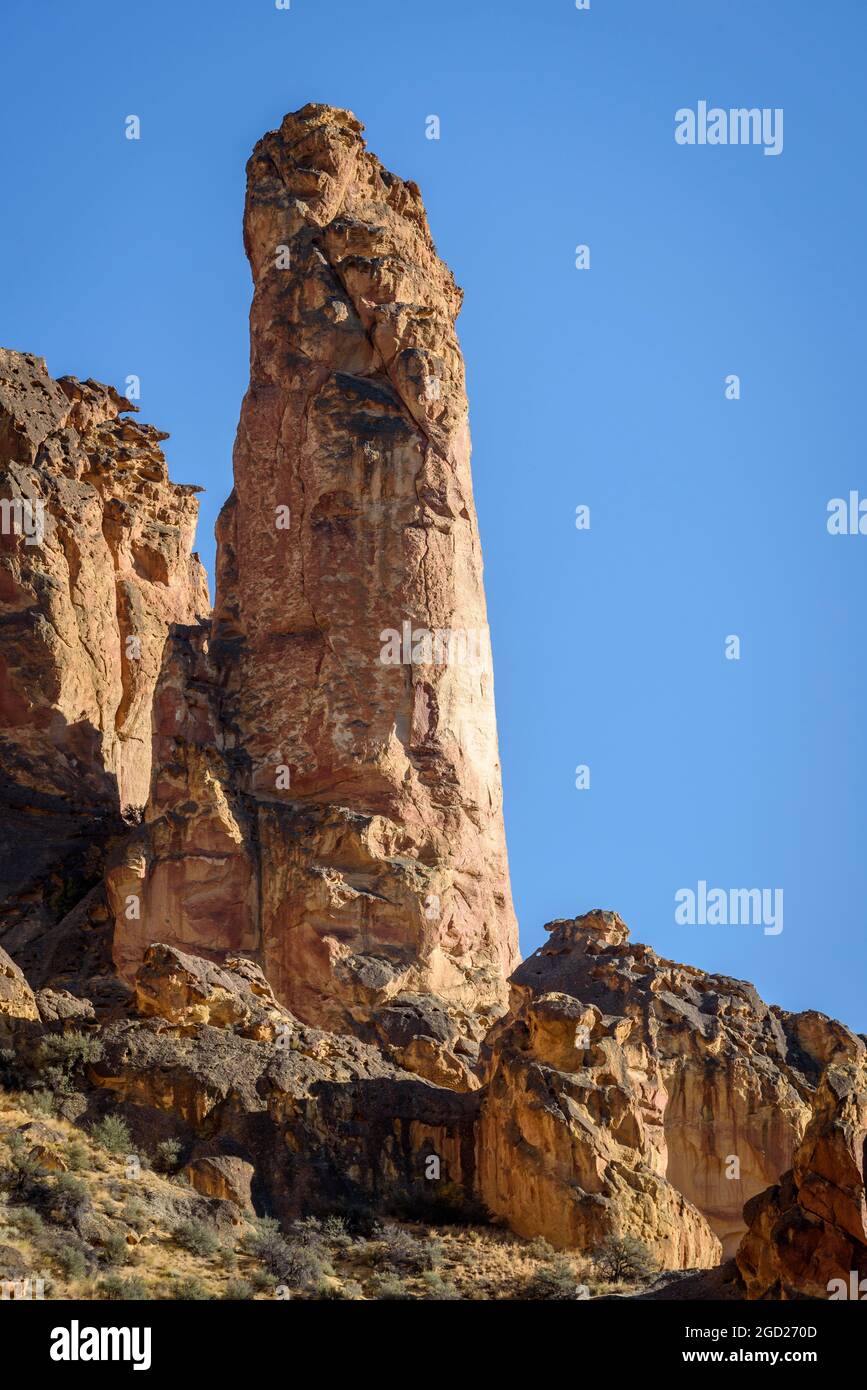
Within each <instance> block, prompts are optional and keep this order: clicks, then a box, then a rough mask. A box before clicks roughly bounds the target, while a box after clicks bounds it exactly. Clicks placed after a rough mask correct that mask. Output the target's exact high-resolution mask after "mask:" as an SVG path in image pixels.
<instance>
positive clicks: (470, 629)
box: [116, 105, 517, 1026]
mask: <svg viewBox="0 0 867 1390" xmlns="http://www.w3.org/2000/svg"><path fill="white" fill-rule="evenodd" d="M361 131H362V126H361V125H360V123H359V122H358V121H357V120H356V119H355V117H354V116H353V115H351V114H350V113H349V112H346V111H340V110H335V109H334V108H331V107H328V106H314V105H310V106H306V107H304V108H303V109H302V110H301V111H299V112H297V113H295V114H294V115H289V116H287V117H286V119H285V120H284V121H283V124H282V126H281V127H280V129H279V130H278V131H273V132H271V133H269V134H268V135H266V136H265V137H264V138H263V139H262V140H261V141H260V142H259V144H258V145H257V146H256V149H255V151H254V153H253V156H252V158H251V160H250V161H249V164H248V168H247V174H248V185H247V201H246V214H245V223H244V238H245V246H246V250H247V254H248V256H249V259H250V265H251V268H252V272H253V280H254V297H253V304H252V309H251V314H250V333H251V354H250V362H251V365H250V385H249V389H248V391H247V394H246V397H245V400H244V404H243V408H242V411H241V419H240V424H239V428H238V436H237V441H236V445H235V454H234V472H235V487H234V490H233V492H232V495H231V496H230V498H229V500H228V501H227V503H226V505H225V507H224V509H223V512H222V515H221V518H220V522H219V524H218V562H217V600H216V606H215V612H214V621H213V629H212V633H211V640H210V643H208V642H206V641H205V640H204V638H203V635H202V632H201V630H199V631H198V632H196V631H192V632H187V633H185V634H181V635H179V636H178V638H177V640H176V643H175V646H174V651H173V653H170V655H169V657H168V660H167V662H166V665H165V667H164V672H163V682H162V685H161V689H160V690H158V692H157V703H156V715H155V718H156V725H155V727H156V737H157V745H156V748H155V763H156V766H157V772H156V776H155V781H154V786H153V790H152V798H151V805H150V807H149V810H148V820H149V821H150V822H151V831H150V832H149V836H148V839H147V844H146V846H145V848H144V850H143V857H140V858H139V859H138V860H136V857H135V855H134V854H132V855H128V856H127V865H126V870H125V872H121V873H120V875H119V878H118V880H117V883H118V885H119V886H118V887H117V889H116V892H117V894H118V901H119V900H120V896H121V895H125V894H126V892H127V891H132V888H131V887H130V885H131V883H132V881H133V879H135V878H136V877H139V878H140V877H141V876H142V875H143V874H145V873H146V874H147V889H146V893H145V901H144V906H143V912H142V917H141V920H140V921H139V922H133V923H131V924H125V923H123V921H122V922H121V926H120V930H119V932H118V950H117V958H118V959H119V961H120V963H121V964H124V963H128V964H131V963H132V961H133V960H137V959H139V958H140V957H141V953H142V950H143V949H144V947H145V945H146V944H147V942H148V941H154V940H159V941H166V942H175V943H177V944H180V945H184V944H187V945H193V946H195V948H196V949H198V950H210V951H213V952H219V951H220V950H223V949H236V948H239V947H240V948H243V949H247V950H249V949H253V950H255V951H257V952H258V953H259V954H260V958H261V960H262V964H263V966H264V969H265V972H266V974H267V976H268V978H269V980H270V982H271V983H272V985H273V987H274V988H275V990H276V992H277V994H278V996H279V997H280V998H281V999H282V1000H283V1001H284V1002H286V1003H288V1004H289V1005H290V1006H291V1007H292V1008H294V1009H295V1010H296V1011H297V1012H298V1013H299V1014H300V1015H301V1016H302V1017H303V1018H305V1019H306V1020H307V1021H310V1022H315V1023H319V1024H328V1025H331V1026H341V1025H342V1024H343V1023H345V1022H346V1021H347V1019H353V1020H355V1021H359V1020H361V1019H366V1018H368V1017H370V1015H371V1013H372V1012H375V1011H376V1010H377V1009H379V1008H380V1007H381V1006H383V1005H385V1004H387V1003H388V1002H389V1001H392V1000H394V998H395V996H398V995H399V996H401V999H402V1001H403V1003H404V1004H406V996H407V995H411V996H413V997H417V996H422V995H428V994H435V995H439V996H440V997H441V998H442V999H443V1000H444V1001H446V1003H447V1004H448V1005H449V1007H454V1008H457V1009H458V1010H460V1011H467V1012H469V1013H484V1012H485V1011H491V1010H492V1009H496V1008H497V1006H498V1005H499V1004H500V1003H501V1002H502V1001H503V997H504V988H505V986H504V981H505V978H506V976H507V975H508V973H509V972H510V970H511V969H512V968H513V967H514V965H515V963H516V961H517V939H516V925H515V919H514V914H513V909H512V903H511V896H510V890H509V880H508V868H507V862H506V849H505V837H504V830H503V818H502V791H501V779H500V767H499V761H498V753H497V732H496V721H495V714H494V694H493V678H492V670H491V660H490V644H489V639H488V630H487V618H486V609H485V598H484V590H483V585H482V557H481V548H480V543H479V534H478V526H477V521H476V515H475V508H474V504H473V496H472V482H471V476H470V439H469V430H468V424H467V399H466V393H465V388H464V365H463V359H462V357H461V352H460V348H459V346H458V342H457V338H456V334H455V326H454V325H455V318H456V316H457V313H458V311H459V308H460V304H461V292H460V290H459V289H458V288H457V287H456V285H455V283H454V279H453V277H452V275H451V272H450V271H449V270H448V269H447V267H446V266H445V265H444V264H443V263H442V261H440V260H439V258H438V257H437V254H436V251H435V249H434V246H433V242H432V241H431V237H430V233H429V231H428V226H427V220H426V217H425V212H424V207H423V205H422V201H421V197H420V194H419V190H418V188H417V187H416V186H415V184H413V183H406V182H404V181H403V180H401V179H399V178H397V177H395V176H394V175H393V174H390V173H388V171H387V170H385V169H384V168H383V167H382V165H381V164H380V163H379V161H378V160H377V159H376V158H375V157H374V156H373V155H372V154H370V153H369V152H368V151H367V150H366V148H365V144H364V141H363V139H362V135H361ZM203 703H204V704H205V705H206V706H207V712H206V713H203V708H202V706H203ZM160 765H161V766H162V771H161V770H160ZM194 765H195V766H194ZM191 783H195V785H196V788H197V791H196V793H195V794H192V793H191V790H190V786H191ZM182 808H183V809H182ZM179 816H180V817H181V821H180V822H179V819H178V818H179ZM155 823H157V824H155ZM145 866H146V867H145ZM407 1006H408V1005H407ZM392 1022H393V1020H392ZM389 1026H391V1025H389Z"/></svg>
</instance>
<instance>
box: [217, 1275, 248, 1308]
mask: <svg viewBox="0 0 867 1390" xmlns="http://www.w3.org/2000/svg"><path fill="white" fill-rule="evenodd" d="M254 1292H255V1290H254V1288H253V1285H252V1284H250V1283H248V1282H247V1280H246V1279H230V1280H229V1282H228V1284H227V1285H226V1292H225V1293H224V1294H223V1298H224V1299H226V1300H227V1301H228V1302H230V1303H231V1302H243V1301H246V1300H247V1299H250V1298H252V1297H253V1294H254Z"/></svg>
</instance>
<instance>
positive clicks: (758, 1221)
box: [737, 1037, 867, 1300]
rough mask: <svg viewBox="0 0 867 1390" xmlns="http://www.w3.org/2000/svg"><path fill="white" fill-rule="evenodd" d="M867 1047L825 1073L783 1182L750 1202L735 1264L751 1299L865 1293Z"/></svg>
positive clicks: (855, 1041) (854, 1044)
mask: <svg viewBox="0 0 867 1390" xmlns="http://www.w3.org/2000/svg"><path fill="white" fill-rule="evenodd" d="M865 1144H867V1048H865V1046H864V1043H863V1041H862V1040H861V1039H860V1038H856V1037H853V1038H852V1040H851V1044H850V1047H849V1049H848V1056H847V1057H845V1058H844V1059H843V1060H840V1061H837V1062H832V1063H831V1064H830V1065H829V1066H828V1067H827V1069H826V1070H825V1072H824V1073H823V1075H822V1078H821V1081H820V1084H819V1087H818V1090H817V1092H816V1095H815V1097H814V1101H813V1113H812V1118H811V1120H810V1123H809V1124H808V1126H807V1130H806V1133H805V1134H804V1137H803V1139H802V1141H801V1143H800V1144H799V1145H798V1148H797V1150H796V1152H795V1158H794V1164H793V1167H792V1168H791V1170H790V1171H789V1172H787V1173H785V1174H784V1175H783V1177H782V1180H781V1181H780V1182H779V1183H776V1184H774V1186H772V1187H770V1188H768V1189H767V1190H766V1191H765V1192H762V1193H760V1194H759V1195H758V1196H756V1197H754V1198H753V1199H752V1201H750V1202H748V1203H747V1206H746V1210H745V1212H744V1216H745V1218H746V1221H747V1223H748V1230H747V1233H746V1235H745V1236H744V1238H743V1240H742V1242H741V1245H740V1248H739V1249H738V1252H737V1265H738V1269H739V1271H740V1275H741V1278H742V1279H743V1281H744V1284H745V1286H746V1293H747V1297H748V1298H771V1299H790V1298H804V1297H806V1298H831V1297H833V1298H836V1299H841V1298H842V1299H847V1298H857V1299H859V1300H860V1299H862V1298H863V1297H864V1296H865V1293H867V1282H865V1284H864V1286H863V1287H860V1285H861V1280H862V1279H865V1280H867V1203H865V1192H864V1177H865Z"/></svg>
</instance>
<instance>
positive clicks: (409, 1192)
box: [90, 945, 478, 1220]
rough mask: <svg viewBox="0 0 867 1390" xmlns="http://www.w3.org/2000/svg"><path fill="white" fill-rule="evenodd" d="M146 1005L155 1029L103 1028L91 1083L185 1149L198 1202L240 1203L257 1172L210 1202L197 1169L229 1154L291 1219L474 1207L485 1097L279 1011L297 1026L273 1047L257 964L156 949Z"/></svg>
mask: <svg viewBox="0 0 867 1390" xmlns="http://www.w3.org/2000/svg"><path fill="white" fill-rule="evenodd" d="M229 976H234V979H228V978H227V977H229ZM136 993H137V998H138V1000H139V1001H140V1007H141V1009H142V1012H143V1013H144V1014H145V1015H146V1017H144V1018H143V1019H141V1020H136V1019H131V1020H125V1021H119V1022H115V1023H110V1024H109V1025H107V1026H106V1027H104V1028H103V1029H102V1030H101V1032H100V1038H101V1040H102V1043H103V1048H104V1053H103V1056H102V1058H101V1059H100V1060H99V1061H98V1062H96V1063H95V1064H94V1065H93V1067H92V1068H91V1069H90V1075H91V1079H92V1081H93V1083H94V1085H95V1086H96V1087H97V1088H98V1089H99V1090H102V1091H104V1092H107V1093H108V1095H109V1096H110V1097H111V1105H112V1107H114V1106H117V1105H120V1106H121V1107H122V1109H123V1113H124V1115H125V1117H126V1118H127V1119H128V1121H129V1123H130V1124H131V1126H132V1128H133V1132H134V1133H138V1134H142V1135H146V1136H147V1138H148V1143H149V1145H150V1144H152V1143H153V1141H154V1138H155V1136H159V1135H161V1134H163V1133H165V1134H167V1135H168V1134H171V1135H172V1136H179V1137H180V1139H181V1142H182V1143H183V1145H184V1147H185V1149H187V1150H189V1152H190V1153H191V1155H192V1156H191V1158H190V1163H191V1165H192V1166H193V1167H194V1168H195V1171H196V1178H195V1179H193V1182H194V1186H196V1188H197V1190H199V1191H201V1192H206V1195H210V1196H220V1197H223V1198H227V1199H228V1200H230V1201H235V1202H236V1203H237V1201H238V1196H239V1194H241V1195H243V1190H244V1183H243V1182H242V1181H241V1180H240V1178H239V1172H241V1171H246V1170H239V1172H235V1170H234V1168H233V1169H232V1171H233V1172H235V1177H234V1178H233V1182H235V1180H236V1179H237V1180H238V1182H240V1186H239V1188H238V1192H236V1194H235V1195H234V1196H233V1195H231V1194H230V1193H229V1192H228V1190H221V1191H216V1190H214V1191H210V1190H208V1184H210V1183H211V1180H212V1177H213V1164H211V1169H210V1170H209V1172H210V1176H203V1175H202V1174H203V1169H202V1162H201V1161H200V1160H203V1159H204V1158H207V1159H208V1160H216V1159H219V1158H221V1157H222V1156H225V1157H230V1158H233V1159H238V1160H241V1161H242V1163H244V1164H252V1166H253V1168H254V1170H255V1176H253V1177H251V1192H252V1200H253V1201H254V1204H255V1205H256V1207H257V1210H259V1211H260V1212H268V1213H273V1214H275V1215H278V1216H279V1217H280V1218H281V1219H283V1220H289V1219H291V1218H294V1217H297V1216H301V1215H310V1214H314V1213H317V1212H328V1211H330V1210H334V1209H335V1208H338V1207H341V1206H346V1205H349V1206H353V1205H370V1206H373V1207H376V1208H377V1209H380V1210H389V1209H390V1208H391V1207H393V1206H395V1205H398V1204H400V1203H412V1204H414V1205H415V1206H417V1207H420V1208H421V1209H422V1210H424V1207H425V1204H426V1203H431V1204H434V1203H436V1201H437V1200H438V1199H439V1197H440V1196H441V1194H442V1193H443V1192H449V1193H453V1192H454V1193H457V1194H458V1195H459V1197H462V1198H463V1199H464V1200H467V1201H471V1200H472V1192H473V1184H474V1148H473V1125H474V1122H475V1118H476V1114H477V1109H478V1105H477V1099H476V1097H475V1096H473V1095H467V1094H459V1093H456V1092H454V1091H451V1090H448V1089H446V1088H443V1087H439V1086H434V1085H431V1084H430V1083H428V1082H426V1081H423V1080H420V1079H419V1078H418V1077H415V1076H413V1075H411V1074H410V1073H409V1072H406V1071H402V1070H401V1069H399V1068H398V1067H395V1066H394V1065H392V1064H391V1063H390V1062H389V1061H387V1059H386V1058H385V1057H383V1055H382V1053H381V1052H380V1051H379V1050H378V1049H376V1048H374V1047H371V1046H369V1045H368V1044H365V1043H363V1042H360V1041H358V1040H357V1039H356V1038H352V1037H349V1036H345V1035H336V1034H332V1033H326V1032H323V1031H322V1030H320V1029H315V1028H310V1027H307V1026H306V1025H304V1024H302V1023H299V1022H298V1021H297V1020H291V1016H290V1015H288V1014H287V1013H286V1011H285V1010H280V1009H279V1006H273V1007H274V1010H275V1014H276V1015H279V1017H278V1018H277V1023H278V1024H279V1022H280V1021H282V1020H283V1019H289V1020H291V1026H290V1027H289V1029H288V1031H286V1032H284V1031H282V1030H280V1028H279V1026H275V1027H274V1028H273V1029H272V1036H273V1041H271V1040H270V1039H269V1038H268V1037H267V1035H266V1032H265V1030H264V1029H260V1028H257V1027H253V1028H252V1029H251V1017H250V1011H251V1010H252V1011H253V1014H254V1015H255V1010H256V1009H257V1008H258V1007H259V1004H260V1001H263V1000H264V1008H265V1009H266V1010H268V1011H269V1013H270V1011H271V1010H272V1004H271V1000H270V994H269V991H268V988H267V985H265V983H264V980H263V979H262V976H261V974H260V973H259V972H258V970H257V969H256V967H255V966H253V965H252V964H251V963H250V962H248V961H247V962H245V961H239V962H236V963H235V964H234V968H226V969H223V968H221V967H215V966H212V965H210V964H209V963H208V962H202V961H196V960H195V959H194V958H192V957H189V956H186V955H184V954H183V953H181V952H178V951H176V950H174V949H172V948H167V947H164V946H162V945H157V946H155V947H154V948H153V950H152V952H151V953H149V957H148V960H147V961H145V962H144V964H143V965H142V968H141V970H140V972H139V979H138V981H137V985H136ZM205 1018H207V1019H208V1020H209V1021H202V1020H204V1019H205ZM254 1021H255V1020H254ZM215 1022H216V1024H217V1026H214V1024H215ZM203 1149H206V1152H204V1153H203V1152H202V1151H203ZM431 1156H435V1157H436V1158H438V1160H439V1165H438V1176H436V1177H435V1178H432V1177H431V1176H430V1175H429V1165H428V1159H429V1158H430V1157H431ZM225 1176H226V1174H225V1173H224V1174H223V1177H224V1178H225ZM221 1181H222V1179H221ZM218 1185H219V1184H218Z"/></svg>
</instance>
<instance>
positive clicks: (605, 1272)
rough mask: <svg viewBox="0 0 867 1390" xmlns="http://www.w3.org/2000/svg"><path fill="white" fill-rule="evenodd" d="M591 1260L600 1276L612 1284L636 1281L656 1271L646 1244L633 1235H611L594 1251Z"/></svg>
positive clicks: (650, 1275)
mask: <svg viewBox="0 0 867 1390" xmlns="http://www.w3.org/2000/svg"><path fill="white" fill-rule="evenodd" d="M593 1262H594V1264H595V1265H596V1268H597V1269H598V1271H599V1273H600V1275H601V1276H602V1278H603V1279H607V1280H609V1281H610V1282H611V1283H612V1284H621V1283H629V1284H634V1283H638V1282H639V1281H640V1280H642V1279H649V1278H651V1277H652V1276H653V1275H654V1274H655V1273H656V1271H657V1265H656V1262H655V1261H654V1259H653V1256H652V1255H651V1253H650V1251H649V1250H648V1248H647V1246H646V1245H645V1244H644V1242H643V1241H640V1240H637V1239H636V1237H635V1236H612V1237H611V1238H610V1239H608V1240H606V1241H605V1242H604V1243H603V1244H602V1245H600V1247H599V1249H598V1250H595V1251H594V1253H593Z"/></svg>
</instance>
